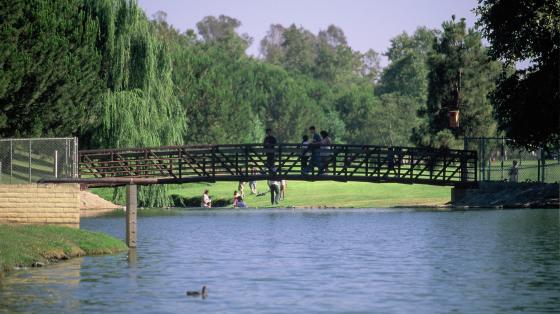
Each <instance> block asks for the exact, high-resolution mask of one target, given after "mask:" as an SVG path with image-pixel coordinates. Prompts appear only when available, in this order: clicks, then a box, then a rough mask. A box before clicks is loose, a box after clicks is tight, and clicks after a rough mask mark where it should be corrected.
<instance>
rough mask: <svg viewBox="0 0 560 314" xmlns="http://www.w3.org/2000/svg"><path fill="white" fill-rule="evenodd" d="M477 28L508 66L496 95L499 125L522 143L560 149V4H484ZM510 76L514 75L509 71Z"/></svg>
mask: <svg viewBox="0 0 560 314" xmlns="http://www.w3.org/2000/svg"><path fill="white" fill-rule="evenodd" d="M476 13H477V14H478V16H479V21H478V25H479V26H480V27H481V29H482V33H483V34H484V36H485V37H486V38H487V39H488V40H489V41H490V43H491V46H490V53H491V54H492V56H493V57H494V58H497V59H501V60H504V61H505V62H506V64H508V65H510V66H511V65H513V64H514V63H516V62H520V61H525V62H526V63H530V66H529V67H528V68H527V69H524V70H517V71H515V73H511V71H508V70H509V69H508V68H504V71H503V73H502V76H501V78H500V80H499V81H498V86H497V89H496V92H495V93H494V94H493V97H492V100H493V102H494V109H495V113H496V116H497V118H498V123H499V127H500V129H501V130H503V131H505V133H506V135H507V136H508V137H511V138H513V139H514V140H515V141H516V143H517V144H518V145H522V146H525V147H527V148H530V149H534V148H535V147H543V146H544V147H547V146H548V147H550V148H556V149H557V148H558V147H560V118H559V117H560V2H559V1H557V0H542V1H535V0H519V1H497V0H481V1H479V6H478V7H477V9H476ZM508 72H509V73H508Z"/></svg>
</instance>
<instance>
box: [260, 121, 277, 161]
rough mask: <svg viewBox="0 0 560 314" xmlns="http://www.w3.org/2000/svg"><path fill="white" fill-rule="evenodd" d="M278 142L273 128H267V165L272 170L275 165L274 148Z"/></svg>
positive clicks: (265, 139)
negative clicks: (273, 133)
mask: <svg viewBox="0 0 560 314" xmlns="http://www.w3.org/2000/svg"><path fill="white" fill-rule="evenodd" d="M276 144H278V141H277V140H276V138H275V137H274V136H273V135H272V129H270V128H268V129H266V137H265V138H264V141H263V148H264V149H265V151H266V167H267V168H268V169H269V170H270V171H272V167H274V148H275V146H276Z"/></svg>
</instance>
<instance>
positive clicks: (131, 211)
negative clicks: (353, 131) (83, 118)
mask: <svg viewBox="0 0 560 314" xmlns="http://www.w3.org/2000/svg"><path fill="white" fill-rule="evenodd" d="M268 179H273V180H279V179H288V180H305V181H317V180H333V181H343V182H346V181H360V182H394V183H405V184H415V183H418V184H430V185H448V186H455V187H468V186H473V185H476V184H477V153H476V152H475V151H465V150H452V149H432V148H411V147H382V146H370V145H330V146H309V147H303V146H302V145H299V144H279V145H274V146H272V147H266V148H265V147H263V145H262V144H241V145H196V146H167V147H155V148H128V149H97V150H82V151H80V152H79V161H78V178H66V179H54V180H45V181H44V182H59V183H60V182H74V183H80V184H85V185H93V186H117V185H126V186H127V197H126V200H127V214H126V243H127V245H128V246H129V247H136V238H137V236H136V231H137V230H136V223H137V220H136V207H137V206H136V204H137V203H136V202H137V198H136V195H137V185H148V184H173V183H187V182H216V181H250V180H268Z"/></svg>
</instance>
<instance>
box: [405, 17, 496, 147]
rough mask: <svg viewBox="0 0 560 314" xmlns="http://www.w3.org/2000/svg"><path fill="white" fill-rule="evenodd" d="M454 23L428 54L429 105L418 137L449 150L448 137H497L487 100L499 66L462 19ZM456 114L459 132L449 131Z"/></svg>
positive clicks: (445, 27)
mask: <svg viewBox="0 0 560 314" xmlns="http://www.w3.org/2000/svg"><path fill="white" fill-rule="evenodd" d="M454 18H455V17H453V19H452V20H451V21H447V22H444V23H443V25H442V27H443V32H442V33H441V34H439V35H438V36H437V41H436V42H435V43H434V46H433V51H432V52H431V53H430V55H429V59H428V65H429V69H430V72H429V75H428V78H429V85H428V101H427V107H426V108H425V109H424V110H422V111H421V117H424V118H425V119H424V120H423V121H422V123H423V124H422V125H421V126H420V127H419V128H418V129H417V130H416V134H415V136H414V140H415V142H416V143H417V144H419V145H430V146H446V145H447V144H449V143H451V142H452V141H449V140H447V139H448V135H449V133H450V132H451V133H452V134H453V135H454V136H455V137H459V136H468V137H484V136H493V135H496V127H495V122H494V119H493V117H492V106H491V104H490V100H489V97H488V95H489V93H490V92H491V91H492V90H493V89H494V86H495V83H494V82H495V79H496V78H497V76H498V74H499V71H500V64H499V63H498V62H496V61H492V60H491V59H490V58H489V56H488V53H487V50H486V48H485V47H484V46H483V45H482V42H481V35H480V33H478V32H476V31H475V30H473V29H467V27H466V24H465V21H464V19H461V20H460V21H458V22H456V21H455V19H454ZM456 106H458V107H456ZM452 109H458V110H459V111H460V117H461V118H460V127H459V128H455V129H453V130H450V129H449V119H448V112H449V110H452ZM441 132H443V133H441ZM440 133H441V134H440Z"/></svg>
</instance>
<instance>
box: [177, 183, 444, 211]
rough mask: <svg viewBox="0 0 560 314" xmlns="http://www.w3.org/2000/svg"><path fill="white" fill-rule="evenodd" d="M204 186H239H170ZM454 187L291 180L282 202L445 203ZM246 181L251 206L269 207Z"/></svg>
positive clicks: (225, 186) (214, 193) (184, 190)
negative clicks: (254, 193)
mask: <svg viewBox="0 0 560 314" xmlns="http://www.w3.org/2000/svg"><path fill="white" fill-rule="evenodd" d="M204 189H209V190H210V196H211V197H212V199H214V200H216V199H227V200H229V199H231V198H232V196H233V191H234V190H236V189H237V183H235V182H219V183H215V184H202V183H196V184H183V185H172V186H170V190H169V193H170V194H171V195H172V194H175V195H179V196H182V197H187V198H192V197H201V196H202V193H203V192H204ZM257 189H258V191H259V192H266V191H268V186H267V185H266V181H259V182H258V183H257ZM450 190H451V188H450V187H438V186H428V185H405V184H395V183H383V184H380V183H362V182H347V183H341V182H330V181H317V182H304V181H289V182H288V188H287V191H286V199H285V200H283V201H281V202H280V205H281V206H286V207H290V206H296V207H319V206H328V207H394V206H406V205H441V204H445V203H446V202H448V201H449V200H450V197H451V191H450ZM249 192H250V190H249V185H248V184H246V185H245V202H246V203H247V205H248V206H249V207H269V206H270V194H268V193H267V194H266V195H264V196H256V195H249Z"/></svg>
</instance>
